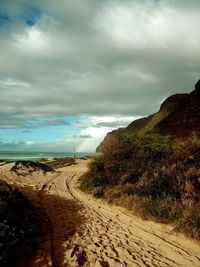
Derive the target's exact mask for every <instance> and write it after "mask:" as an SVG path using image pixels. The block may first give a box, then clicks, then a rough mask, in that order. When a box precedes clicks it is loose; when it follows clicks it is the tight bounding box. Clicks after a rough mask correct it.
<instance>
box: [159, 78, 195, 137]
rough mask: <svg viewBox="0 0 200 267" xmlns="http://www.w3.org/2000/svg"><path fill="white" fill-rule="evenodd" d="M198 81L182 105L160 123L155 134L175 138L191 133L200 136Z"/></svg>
mask: <svg viewBox="0 0 200 267" xmlns="http://www.w3.org/2000/svg"><path fill="white" fill-rule="evenodd" d="M199 122H200V81H198V82H197V84H196V85H195V90H194V91H192V92H191V93H190V94H189V95H188V97H187V98H186V101H185V102H184V104H183V105H181V106H180V108H179V109H177V110H176V111H175V112H173V113H172V114H170V115H169V116H168V117H167V118H165V119H164V120H162V121H160V122H159V123H158V124H157V125H156V127H155V129H154V132H155V133H159V134H163V135H168V134H169V135H174V136H177V137H186V136H189V135H190V134H191V133H192V132H195V133H196V134H197V135H198V136H199V135H200V123H199Z"/></svg>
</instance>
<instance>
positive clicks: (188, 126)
mask: <svg viewBox="0 0 200 267" xmlns="http://www.w3.org/2000/svg"><path fill="white" fill-rule="evenodd" d="M199 122H200V81H198V82H197V84H196V85H195V90H194V91H192V92H191V93H189V94H187V93H185V94H175V95H172V96H170V97H168V98H167V99H166V100H165V101H164V102H163V103H162V104H161V106H160V109H159V111H158V112H156V113H154V114H152V115H150V116H148V117H144V118H141V119H138V120H135V121H133V122H132V123H130V124H129V125H128V126H127V127H126V128H120V129H118V130H115V131H113V132H110V133H108V134H107V136H106V137H105V139H104V140H103V142H102V143H101V144H100V145H99V147H98V148H97V152H101V151H102V150H103V147H104V146H105V144H107V143H108V142H111V140H112V139H113V137H115V136H116V134H118V133H119V132H126V131H131V132H134V133H138V134H145V133H158V134H162V135H173V136H176V137H186V136H189V135H190V134H191V133H192V132H195V133H196V134H197V135H200V123H199Z"/></svg>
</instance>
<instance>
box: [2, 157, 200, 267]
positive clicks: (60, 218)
mask: <svg viewBox="0 0 200 267" xmlns="http://www.w3.org/2000/svg"><path fill="white" fill-rule="evenodd" d="M77 163H78V164H77V165H73V166H69V167H64V168H61V169H59V170H57V171H56V172H55V173H54V174H48V175H42V174H40V175H41V176H39V175H38V173H35V174H33V175H32V176H31V177H29V178H30V179H28V177H26V182H23V183H25V184H27V185H28V184H29V186H31V187H32V188H33V189H34V190H35V191H36V192H37V197H38V196H39V198H40V200H39V202H40V205H41V206H42V207H43V208H44V210H45V212H46V214H47V215H48V217H49V220H50V222H51V251H49V252H48V253H49V255H50V256H51V262H50V261H49V262H48V264H47V265H44V264H43V262H44V261H42V259H41V258H40V257H41V255H40V254H39V255H36V256H35V258H33V259H32V261H31V262H29V265H28V266H29V267H31V266H34V267H42V266H53V267H60V266H69V267H78V266H84V267H101V266H102V267H117V266H127V267H134V266H139V267H143V266H144V267H146V266H152V267H158V266H159V267H165V266H166V267H169V266H170V267H175V266H182V267H186V266H187V267H190V266H191V267H199V266H200V254H199V253H200V246H199V245H198V244H197V243H195V242H193V241H191V240H189V239H186V238H185V237H183V236H182V235H175V234H172V232H171V228H170V227H168V226H166V225H161V224H156V223H153V222H148V221H143V220H141V219H139V218H137V217H134V216H132V215H130V214H126V213H125V211H124V210H123V209H120V208H117V207H112V206H109V205H107V204H105V203H104V202H103V201H100V200H95V199H93V198H92V197H91V196H89V195H86V194H84V193H83V192H81V191H80V190H79V189H78V188H77V184H78V182H77V181H78V178H79V177H80V176H81V175H82V174H83V173H84V172H85V171H86V170H87V161H84V160H78V161H77ZM2 168H3V167H2ZM3 173H4V174H6V175H7V176H8V177H11V176H10V174H9V168H8V169H7V171H5V170H4V172H3ZM36 176H37V179H36V178H35V181H34V177H36ZM12 179H13V180H14V176H13V178H12V177H11V180H12ZM15 179H17V178H16V177H15ZM21 179H22V178H21ZM29 180H30V182H29ZM15 181H16V180H15ZM17 183H19V185H20V179H19V178H18V179H17ZM46 253H47V252H46ZM48 253H47V254H48ZM47 254H46V255H47Z"/></svg>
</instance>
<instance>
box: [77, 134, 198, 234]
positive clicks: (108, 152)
mask: <svg viewBox="0 0 200 267" xmlns="http://www.w3.org/2000/svg"><path fill="white" fill-rule="evenodd" d="M103 153H104V155H103V156H101V157H97V158H96V159H95V160H94V161H93V162H92V163H91V166H90V170H89V171H88V173H87V174H85V175H84V177H83V178H82V180H81V188H82V189H83V190H86V191H88V192H90V193H93V194H94V195H95V196H98V197H105V198H106V199H107V200H108V201H112V202H113V203H118V204H119V202H120V205H123V203H126V204H125V206H128V207H129V208H131V209H134V210H137V211H139V210H140V213H141V214H146V216H147V215H148V216H149V217H154V218H157V219H158V220H159V221H165V222H167V221H168V222H173V223H175V224H176V225H177V229H180V230H182V231H183V232H187V230H183V229H190V227H189V226H187V227H186V225H187V224H186V218H191V216H193V217H194V221H193V224H192V223H191V224H190V223H189V225H190V226H191V225H193V226H191V227H192V229H193V230H192V231H193V234H192V236H195V237H197V236H198V237H200V228H199V223H200V222H199V220H200V217H199V216H197V214H196V213H197V211H196V213H195V209H194V207H196V205H197V204H198V203H200V142H199V141H198V140H197V139H196V138H188V139H185V140H173V139H172V138H169V137H166V136H160V135H154V134H152V135H148V134H146V135H141V136H138V135H136V134H134V133H131V132H130V133H127V132H125V133H124V132H122V133H119V134H116V135H115V136H114V137H113V138H112V139H111V140H110V142H109V143H107V144H106V145H105V146H104V147H103ZM135 199H137V201H138V203H137V204H136V203H135ZM131 203H132V204H131ZM188 210H190V213H189V214H188V213H187V212H186V211H188ZM189 221H190V220H189ZM184 225H185V228H184ZM195 227H196V228H195ZM194 232H195V234H194ZM188 234H189V233H188ZM189 235H190V234H189Z"/></svg>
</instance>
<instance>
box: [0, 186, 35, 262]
mask: <svg viewBox="0 0 200 267" xmlns="http://www.w3.org/2000/svg"><path fill="white" fill-rule="evenodd" d="M37 217H38V213H37V210H36V209H35V208H34V207H33V206H32V204H31V203H30V201H29V200H28V199H27V198H26V197H25V196H24V195H23V194H22V193H21V192H19V191H18V190H17V189H15V188H13V187H11V186H9V185H8V184H6V183H5V182H3V181H0V266H12V264H13V263H14V262H15V261H16V260H18V259H19V258H20V257H21V256H23V255H24V254H27V253H29V252H31V250H32V249H33V247H34V245H36V237H37V235H38V233H39V221H38V219H37Z"/></svg>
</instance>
